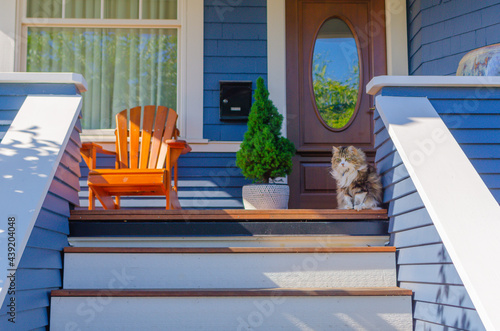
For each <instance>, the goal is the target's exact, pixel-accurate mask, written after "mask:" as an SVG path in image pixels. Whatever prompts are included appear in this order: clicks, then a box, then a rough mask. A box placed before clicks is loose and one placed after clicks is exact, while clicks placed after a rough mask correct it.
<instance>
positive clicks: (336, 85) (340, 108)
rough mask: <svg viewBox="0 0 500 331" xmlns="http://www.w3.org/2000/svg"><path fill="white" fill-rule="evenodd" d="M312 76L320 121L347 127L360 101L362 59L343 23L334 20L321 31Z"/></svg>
mask: <svg viewBox="0 0 500 331" xmlns="http://www.w3.org/2000/svg"><path fill="white" fill-rule="evenodd" d="M312 76H313V77H312V78H313V90H314V96H315V100H316V107H317V109H318V112H319V114H320V116H321V118H322V119H323V120H324V121H325V123H326V124H327V125H328V126H330V127H331V128H334V129H340V128H343V127H345V126H346V125H347V123H348V122H349V120H350V119H351V117H352V116H353V114H354V111H355V108H356V103H357V101H358V87H359V57H358V50H357V46H356V41H355V39H354V36H353V34H352V32H351V30H350V29H349V27H348V26H347V24H346V23H345V22H344V21H342V20H340V19H338V18H333V19H330V20H328V21H326V22H325V23H324V24H323V26H322V27H321V29H320V31H319V33H318V37H317V39H316V42H315V45H314V53H313V63H312Z"/></svg>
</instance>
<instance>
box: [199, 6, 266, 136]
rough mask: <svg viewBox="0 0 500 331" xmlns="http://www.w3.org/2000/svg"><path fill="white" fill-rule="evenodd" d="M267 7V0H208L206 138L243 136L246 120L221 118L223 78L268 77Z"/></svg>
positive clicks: (205, 78)
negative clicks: (232, 120)
mask: <svg viewBox="0 0 500 331" xmlns="http://www.w3.org/2000/svg"><path fill="white" fill-rule="evenodd" d="M266 10H267V9H266V1H265V0H252V1H228V0H220V1H212V0H205V32H204V33H205V42H204V43H205V44H204V58H205V63H204V111H203V113H204V115H203V123H204V126H203V135H204V138H206V139H210V140H216V141H240V140H242V139H243V135H244V133H245V131H246V130H247V125H246V123H245V122H231V121H224V122H222V121H220V120H219V90H220V87H219V81H224V80H246V81H252V82H255V81H256V80H257V78H258V77H259V76H262V77H263V78H264V79H266V78H267V24H266V20H267V14H266ZM254 88H255V84H254ZM271 97H272V96H271Z"/></svg>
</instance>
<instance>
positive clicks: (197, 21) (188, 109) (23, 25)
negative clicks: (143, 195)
mask: <svg viewBox="0 0 500 331" xmlns="http://www.w3.org/2000/svg"><path fill="white" fill-rule="evenodd" d="M139 1H140V3H139V17H141V14H142V0H139ZM19 5H20V8H19V11H18V12H19V17H20V19H19V20H18V22H19V24H18V28H19V31H20V32H21V42H20V43H17V45H16V48H17V49H16V52H17V54H18V55H17V58H18V59H20V60H19V63H18V66H17V67H18V68H17V70H18V71H23V72H24V71H26V55H27V48H28V45H27V40H28V38H27V35H28V28H29V27H33V26H37V27H95V28H175V29H177V31H178V32H177V33H178V46H177V47H178V48H177V108H176V109H177V113H178V114H179V119H178V123H177V124H178V127H179V130H180V132H181V137H182V138H183V139H187V140H188V142H190V143H206V142H207V140H206V139H203V25H204V16H203V13H204V3H203V0H178V4H177V19H176V20H152V19H144V20H142V19H103V18H100V19H73V18H50V19H48V18H27V17H26V8H27V0H21V1H20V3H19ZM101 13H102V10H101ZM63 15H64V8H63ZM188 64H189V65H188ZM82 140H83V141H93V142H100V143H107V142H114V140H115V137H114V129H100V130H83V132H82Z"/></svg>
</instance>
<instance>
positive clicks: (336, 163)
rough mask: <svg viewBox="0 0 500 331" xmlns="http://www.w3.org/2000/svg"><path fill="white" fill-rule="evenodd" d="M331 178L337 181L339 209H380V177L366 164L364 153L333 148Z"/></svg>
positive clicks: (350, 147) (352, 147)
mask: <svg viewBox="0 0 500 331" xmlns="http://www.w3.org/2000/svg"><path fill="white" fill-rule="evenodd" d="M332 153H333V157H332V171H331V175H332V176H333V178H335V180H336V181H337V202H338V208H339V209H355V210H358V211H359V210H361V209H380V208H379V206H380V201H381V198H382V184H381V182H380V177H379V175H378V174H377V172H376V171H375V168H373V167H372V166H371V165H369V164H368V163H367V162H366V156H365V153H363V151H362V150H361V149H358V148H355V147H354V146H349V147H338V148H337V147H333V150H332Z"/></svg>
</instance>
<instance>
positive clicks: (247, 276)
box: [64, 253, 396, 289]
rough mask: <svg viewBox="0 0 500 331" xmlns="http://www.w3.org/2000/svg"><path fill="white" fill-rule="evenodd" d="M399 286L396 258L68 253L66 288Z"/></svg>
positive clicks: (389, 255)
mask: <svg viewBox="0 0 500 331" xmlns="http://www.w3.org/2000/svg"><path fill="white" fill-rule="evenodd" d="M390 286H396V269H395V258H394V253H300V254H299V253H280V254H277V253H262V254H257V253H246V254H235V253H228V254H177V253H174V254H149V253H146V254H124V253H123V254H122V253H120V254H105V253H66V254H65V265H64V288H66V289H96V288H100V289H165V288H170V289H174V288H278V287H316V288H318V287H390Z"/></svg>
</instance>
